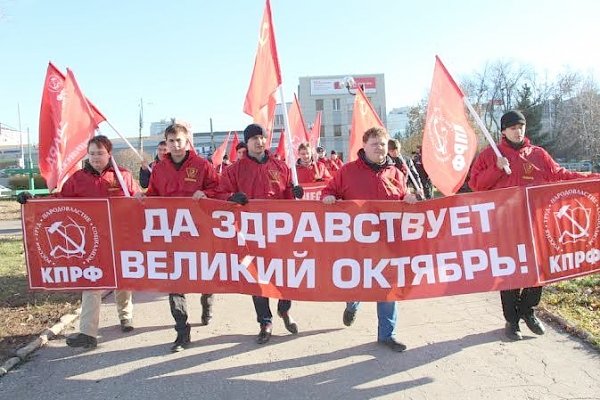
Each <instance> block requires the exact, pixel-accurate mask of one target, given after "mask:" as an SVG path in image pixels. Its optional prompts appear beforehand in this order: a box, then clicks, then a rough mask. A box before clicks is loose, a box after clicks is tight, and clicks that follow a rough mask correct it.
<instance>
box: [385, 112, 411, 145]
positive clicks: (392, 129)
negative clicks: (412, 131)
mask: <svg viewBox="0 0 600 400" xmlns="http://www.w3.org/2000/svg"><path fill="white" fill-rule="evenodd" d="M409 110H410V107H399V108H393V109H392V111H390V112H389V114H388V115H387V125H386V127H387V131H388V133H389V134H390V136H391V137H393V138H395V137H399V138H403V137H406V127H407V125H408V111H409Z"/></svg>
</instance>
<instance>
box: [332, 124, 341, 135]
mask: <svg viewBox="0 0 600 400" xmlns="http://www.w3.org/2000/svg"><path fill="white" fill-rule="evenodd" d="M333 136H342V126H341V125H334V126H333Z"/></svg>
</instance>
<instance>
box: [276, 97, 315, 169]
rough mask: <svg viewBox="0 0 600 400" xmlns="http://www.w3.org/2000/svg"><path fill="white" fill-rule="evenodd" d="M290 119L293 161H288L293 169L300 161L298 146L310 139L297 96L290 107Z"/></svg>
mask: <svg viewBox="0 0 600 400" xmlns="http://www.w3.org/2000/svg"><path fill="white" fill-rule="evenodd" d="M288 119H289V123H290V130H291V132H292V149H291V150H292V151H291V152H290V154H293V157H292V159H291V160H288V161H289V163H291V165H290V168H292V167H294V163H295V162H296V160H297V159H298V146H300V144H301V143H306V142H308V141H309V138H310V137H309V135H308V132H307V131H306V125H305V124H304V117H303V116H302V110H301V109H300V103H298V98H297V97H296V95H295V94H294V101H293V102H292V104H291V105H290V110H289V111H288ZM282 137H283V136H282ZM284 154H285V153H284ZM287 158H289V157H286V159H287Z"/></svg>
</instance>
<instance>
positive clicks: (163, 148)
mask: <svg viewBox="0 0 600 400" xmlns="http://www.w3.org/2000/svg"><path fill="white" fill-rule="evenodd" d="M168 152H169V149H168V148H167V145H165V144H161V145H159V146H158V147H157V148H156V155H157V157H158V159H159V160H162V159H163V158H165V156H166V155H167V153H168Z"/></svg>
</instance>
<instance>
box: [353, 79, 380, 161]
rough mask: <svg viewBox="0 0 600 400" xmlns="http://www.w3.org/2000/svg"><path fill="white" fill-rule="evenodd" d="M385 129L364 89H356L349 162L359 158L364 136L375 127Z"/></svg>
mask: <svg viewBox="0 0 600 400" xmlns="http://www.w3.org/2000/svg"><path fill="white" fill-rule="evenodd" d="M376 126H378V127H381V128H383V127H384V126H383V124H382V123H381V120H380V119H379V116H378V115H377V113H376V112H375V110H374V109H373V106H372V105H371V103H370V102H369V99H367V96H365V93H364V92H363V90H362V88H361V87H360V86H359V87H357V88H356V96H354V109H353V110H352V127H351V128H350V144H349V146H348V157H347V159H348V161H354V160H356V159H357V158H358V155H357V153H358V150H360V149H361V148H362V146H363V142H362V137H363V134H364V133H365V132H366V131H367V130H369V129H371V128H373V127H376Z"/></svg>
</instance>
